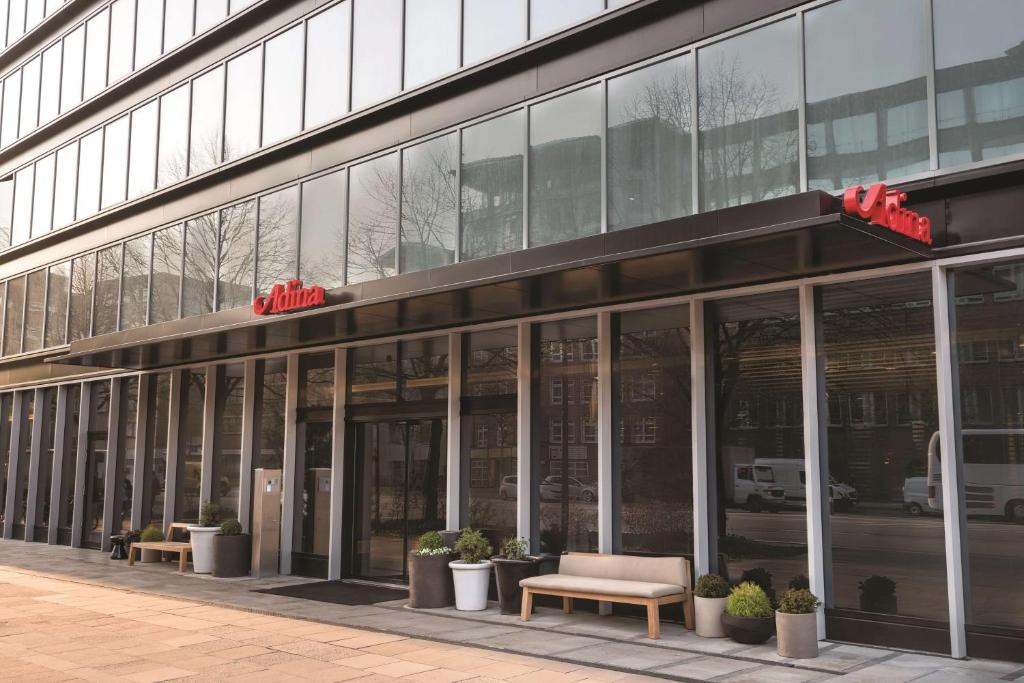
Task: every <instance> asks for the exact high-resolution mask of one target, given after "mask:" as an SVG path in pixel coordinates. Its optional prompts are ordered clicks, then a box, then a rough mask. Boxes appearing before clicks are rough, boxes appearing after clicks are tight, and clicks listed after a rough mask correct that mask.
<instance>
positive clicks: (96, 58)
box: [82, 10, 110, 100]
mask: <svg viewBox="0 0 1024 683" xmlns="http://www.w3.org/2000/svg"><path fill="white" fill-rule="evenodd" d="M109 30H110V11H109V10H103V11H102V12H100V13H99V14H97V15H96V16H94V17H93V18H92V19H90V20H89V21H87V22H85V80H84V81H83V82H82V99H83V100H87V99H89V98H90V97H92V96H93V95H95V94H96V93H98V92H99V91H100V90H103V89H104V88H105V87H107V42H108V41H107V39H108V32H109Z"/></svg>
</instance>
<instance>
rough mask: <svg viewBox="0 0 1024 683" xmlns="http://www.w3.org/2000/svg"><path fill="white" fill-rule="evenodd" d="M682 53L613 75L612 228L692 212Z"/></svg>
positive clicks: (689, 121)
mask: <svg viewBox="0 0 1024 683" xmlns="http://www.w3.org/2000/svg"><path fill="white" fill-rule="evenodd" d="M692 73H693V57H692V56H691V55H689V54H685V55H681V56H679V57H676V58H675V59H670V60H668V61H665V62H660V63H658V64H652V65H651V66H648V67H645V68H643V69H639V70H638V71H634V72H632V73H628V74H626V75H624V76H619V77H618V78H613V79H611V80H610V81H608V229H609V230H619V229H621V228H631V227H633V226H636V225H645V224H647V223H656V222H658V221H663V220H668V219H670V218H678V217H679V216H687V215H689V214H691V213H693V192H692V187H693V180H692V178H693V169H692V168H690V166H691V163H690V162H691V154H690V150H691V149H692V147H691V146H692V145H693V115H692V112H691V111H690V109H691V104H690V103H691V99H692V98H691V86H690V83H691V74H692Z"/></svg>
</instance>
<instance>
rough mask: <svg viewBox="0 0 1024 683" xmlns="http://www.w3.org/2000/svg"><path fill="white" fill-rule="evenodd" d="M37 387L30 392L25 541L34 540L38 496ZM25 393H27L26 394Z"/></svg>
mask: <svg viewBox="0 0 1024 683" xmlns="http://www.w3.org/2000/svg"><path fill="white" fill-rule="evenodd" d="M44 392H45V389H43V388H41V387H37V388H36V389H35V390H33V392H32V404H33V406H32V415H33V419H32V432H31V436H30V437H29V457H28V489H27V490H26V491H25V501H24V503H25V539H24V540H25V541H27V542H31V541H32V540H33V539H34V538H35V526H36V521H37V520H36V498H37V497H38V496H39V465H40V453H41V449H40V444H41V442H42V440H43V439H42V437H43V411H44V409H43V393H44ZM26 393H27V392H26Z"/></svg>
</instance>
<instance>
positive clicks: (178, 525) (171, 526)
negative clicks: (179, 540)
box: [164, 522, 190, 541]
mask: <svg viewBox="0 0 1024 683" xmlns="http://www.w3.org/2000/svg"><path fill="white" fill-rule="evenodd" d="M189 526H190V525H189V524H188V523H187V522H170V523H168V525H167V534H166V535H165V536H164V540H165V541H173V540H174V530H175V529H180V530H181V531H182V532H183V533H185V534H186V535H187V533H188V528H189Z"/></svg>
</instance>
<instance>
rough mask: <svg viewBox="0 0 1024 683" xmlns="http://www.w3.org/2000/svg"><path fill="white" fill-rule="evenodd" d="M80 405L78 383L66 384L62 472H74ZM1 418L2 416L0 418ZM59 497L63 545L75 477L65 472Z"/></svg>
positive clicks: (66, 540) (71, 511) (67, 536)
mask: <svg viewBox="0 0 1024 683" xmlns="http://www.w3.org/2000/svg"><path fill="white" fill-rule="evenodd" d="M81 405H82V387H81V385H79V384H72V385H70V386H68V398H67V413H66V415H67V421H66V423H65V425H64V461H63V467H62V468H61V469H62V471H63V472H65V473H66V472H74V471H75V463H76V461H77V459H78V419H79V410H80V409H81ZM0 419H2V418H0ZM59 495H60V497H59V498H58V499H57V506H58V512H57V529H58V533H59V534H60V535H59V536H58V541H57V542H58V543H63V544H65V545H67V544H69V543H70V542H71V522H72V518H73V515H74V508H75V477H69V476H67V475H66V474H65V475H64V476H62V477H61V478H60V494H59Z"/></svg>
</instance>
